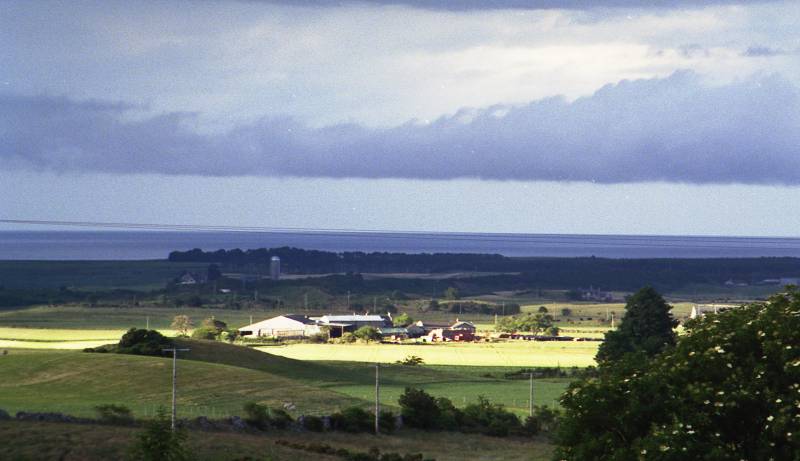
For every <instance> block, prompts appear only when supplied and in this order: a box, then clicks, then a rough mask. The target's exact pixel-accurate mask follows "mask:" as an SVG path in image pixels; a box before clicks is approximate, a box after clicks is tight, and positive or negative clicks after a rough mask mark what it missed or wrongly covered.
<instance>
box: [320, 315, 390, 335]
mask: <svg viewBox="0 0 800 461" xmlns="http://www.w3.org/2000/svg"><path fill="white" fill-rule="evenodd" d="M311 320H314V321H316V322H317V323H318V324H320V325H333V326H345V327H346V328H345V331H353V330H358V329H359V328H361V327H375V328H381V327H390V326H392V322H391V321H390V320H389V319H388V318H386V317H384V316H382V315H360V314H353V315H323V316H322V317H312V318H311Z"/></svg>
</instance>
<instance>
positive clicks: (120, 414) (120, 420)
mask: <svg viewBox="0 0 800 461" xmlns="http://www.w3.org/2000/svg"><path fill="white" fill-rule="evenodd" d="M94 410H95V412H97V419H99V420H100V422H102V423H105V424H117V425H129V424H133V415H132V414H131V409H130V408H128V407H126V406H124V405H115V404H113V403H107V404H104V405H97V406H95V407H94Z"/></svg>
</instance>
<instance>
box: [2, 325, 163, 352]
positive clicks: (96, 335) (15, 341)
mask: <svg viewBox="0 0 800 461" xmlns="http://www.w3.org/2000/svg"><path fill="white" fill-rule="evenodd" d="M159 331H160V332H161V333H162V334H163V335H166V336H175V334H176V332H175V331H174V330H159ZM123 334H125V330H71V329H70V330H68V329H58V328H9V327H0V348H8V349H11V348H24V349H84V348H87V347H97V346H102V345H104V344H111V343H116V342H118V341H119V338H120V337H121V336H122V335H123Z"/></svg>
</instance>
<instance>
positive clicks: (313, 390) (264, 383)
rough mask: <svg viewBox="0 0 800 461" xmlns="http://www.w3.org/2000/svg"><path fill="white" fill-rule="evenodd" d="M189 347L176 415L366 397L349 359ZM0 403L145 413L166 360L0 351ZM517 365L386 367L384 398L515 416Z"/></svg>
mask: <svg viewBox="0 0 800 461" xmlns="http://www.w3.org/2000/svg"><path fill="white" fill-rule="evenodd" d="M181 345H182V346H188V347H190V348H192V352H190V353H189V354H188V356H187V358H188V359H190V360H181V361H180V362H179V383H180V393H179V400H178V404H179V409H180V412H181V413H182V414H184V415H188V416H191V415H198V414H204V415H230V414H240V413H241V408H242V405H243V404H244V403H246V402H249V401H258V402H263V403H267V404H269V405H278V406H280V405H283V404H284V403H286V402H291V403H294V404H295V405H296V407H297V409H296V410H295V413H296V415H299V414H321V413H327V412H331V411H335V410H336V409H339V408H342V407H344V406H349V405H363V406H369V405H371V402H372V400H373V398H374V397H373V396H374V394H373V392H374V367H373V366H371V365H367V364H363V363H357V362H302V361H296V360H291V359H287V358H283V357H279V356H273V355H271V354H267V353H264V352H260V351H257V350H254V349H250V348H243V347H239V346H232V345H227V344H223V343H217V342H210V341H190V340H182V341H181ZM0 363H2V369H3V374H4V379H3V381H2V382H0V408H3V409H6V410H8V411H21V410H29V411H61V412H64V413H69V414H74V415H91V414H92V413H93V407H94V405H98V404H102V403H121V404H124V405H127V406H129V407H130V408H131V409H133V410H134V412H135V413H136V414H138V415H150V414H152V413H153V411H154V408H155V407H156V406H158V405H166V404H168V403H169V401H170V390H171V388H170V380H171V361H170V359H169V358H160V357H141V356H130V355H119V354H97V353H94V354H90V353H84V352H70V351H44V350H39V351H36V350H17V349H11V350H10V351H9V353H8V355H5V356H0ZM517 370H519V368H518V367H458V366H418V367H406V366H401V365H385V366H383V367H382V370H381V378H382V379H381V381H382V387H383V389H382V392H381V397H382V402H383V404H384V405H386V406H395V405H396V402H397V398H398V396H399V395H400V393H401V392H402V391H403V389H404V388H405V387H406V386H416V387H421V388H424V389H426V390H428V391H429V392H431V393H432V394H434V395H437V396H446V397H448V398H451V399H452V400H453V401H454V403H456V404H457V405H464V404H466V403H470V402H473V401H475V400H476V399H477V397H478V396H479V395H483V396H486V397H488V398H489V399H491V400H493V401H496V402H498V403H504V404H506V405H507V406H509V407H510V408H511V409H513V410H515V411H518V412H520V413H522V412H524V411H525V409H526V408H527V406H528V400H527V399H528V383H527V381H525V380H509V379H505V378H504V377H503V373H505V372H510V371H517ZM566 384H567V380H566V379H541V380H536V382H535V397H534V403H536V404H539V405H541V404H547V405H554V404H556V403H555V401H556V399H557V398H558V396H559V395H560V393H561V392H562V391H563V389H564V388H565V386H566Z"/></svg>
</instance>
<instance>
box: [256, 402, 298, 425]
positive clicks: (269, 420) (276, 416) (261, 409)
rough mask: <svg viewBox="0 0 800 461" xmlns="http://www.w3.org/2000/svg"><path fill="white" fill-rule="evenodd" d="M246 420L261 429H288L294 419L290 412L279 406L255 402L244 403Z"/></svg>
mask: <svg viewBox="0 0 800 461" xmlns="http://www.w3.org/2000/svg"><path fill="white" fill-rule="evenodd" d="M244 413H245V418H244V420H245V421H246V422H247V424H249V425H251V426H253V427H255V428H257V429H261V430H267V429H269V428H275V429H286V428H287V427H289V425H290V424H292V422H293V421H294V420H293V419H292V417H291V416H290V415H289V413H287V412H285V411H284V410H281V409H279V408H269V407H267V406H265V405H259V404H257V403H255V402H249V403H246V404H245V405H244Z"/></svg>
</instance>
